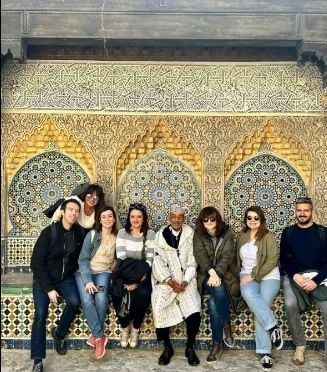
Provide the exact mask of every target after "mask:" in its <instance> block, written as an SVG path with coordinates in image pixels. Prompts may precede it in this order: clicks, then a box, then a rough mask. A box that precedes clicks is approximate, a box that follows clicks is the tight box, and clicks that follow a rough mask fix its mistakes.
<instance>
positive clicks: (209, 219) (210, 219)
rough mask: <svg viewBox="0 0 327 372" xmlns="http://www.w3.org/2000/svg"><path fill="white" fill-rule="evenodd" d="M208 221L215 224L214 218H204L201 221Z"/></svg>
mask: <svg viewBox="0 0 327 372" xmlns="http://www.w3.org/2000/svg"><path fill="white" fill-rule="evenodd" d="M209 221H211V222H215V221H216V217H208V218H204V219H203V222H209Z"/></svg>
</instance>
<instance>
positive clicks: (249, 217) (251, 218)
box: [246, 216, 260, 221]
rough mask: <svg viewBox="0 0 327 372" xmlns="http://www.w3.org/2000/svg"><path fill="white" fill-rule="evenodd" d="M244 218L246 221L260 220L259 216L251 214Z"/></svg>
mask: <svg viewBox="0 0 327 372" xmlns="http://www.w3.org/2000/svg"><path fill="white" fill-rule="evenodd" d="M246 219H247V220H248V221H252V220H254V221H260V218H259V217H258V216H254V217H252V216H246Z"/></svg>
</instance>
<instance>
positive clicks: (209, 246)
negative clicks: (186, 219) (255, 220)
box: [193, 229, 244, 312]
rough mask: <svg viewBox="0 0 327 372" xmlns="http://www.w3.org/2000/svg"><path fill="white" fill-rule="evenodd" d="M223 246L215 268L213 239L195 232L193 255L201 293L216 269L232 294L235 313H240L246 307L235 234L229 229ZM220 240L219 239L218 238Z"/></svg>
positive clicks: (217, 253) (220, 248) (225, 234)
mask: <svg viewBox="0 0 327 372" xmlns="http://www.w3.org/2000/svg"><path fill="white" fill-rule="evenodd" d="M222 239H223V241H222V244H221V246H220V247H219V249H218V252H216V265H215V267H214V266H213V260H214V253H215V247H214V246H213V243H212V240H211V238H210V237H209V236H208V237H207V238H205V239H202V238H200V237H199V235H198V234H197V233H196V232H195V233H194V237H193V253H194V257H195V260H196V262H197V264H198V268H197V282H198V290H199V292H200V293H202V291H203V282H204V279H205V278H206V277H207V276H208V271H209V270H210V269H211V268H214V269H215V271H216V272H217V274H218V275H219V277H220V278H221V279H222V280H223V282H224V283H225V285H226V286H227V289H228V291H229V294H230V299H231V305H232V309H233V311H234V312H237V311H240V310H241V309H242V308H243V307H244V303H243V301H240V300H241V293H240V284H239V271H238V268H237V265H236V249H235V242H234V234H233V233H232V231H230V230H229V229H227V230H226V231H225V233H224V234H223V236H222ZM218 240H219V237H218Z"/></svg>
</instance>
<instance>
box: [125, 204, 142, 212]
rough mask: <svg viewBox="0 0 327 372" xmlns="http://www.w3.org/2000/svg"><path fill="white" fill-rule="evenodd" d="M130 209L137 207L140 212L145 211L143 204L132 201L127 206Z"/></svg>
mask: <svg viewBox="0 0 327 372" xmlns="http://www.w3.org/2000/svg"><path fill="white" fill-rule="evenodd" d="M128 209H129V210H130V211H131V210H132V209H137V210H139V211H142V212H146V207H145V205H144V204H141V203H133V204H130V205H129V208H128Z"/></svg>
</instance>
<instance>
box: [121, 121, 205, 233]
mask: <svg viewBox="0 0 327 372" xmlns="http://www.w3.org/2000/svg"><path fill="white" fill-rule="evenodd" d="M116 172H117V173H116V175H117V186H116V187H117V195H116V196H117V210H118V212H119V217H120V220H121V222H122V224H124V223H125V221H126V217H127V215H126V211H127V207H128V205H129V203H134V202H143V203H145V204H146V206H147V211H148V215H149V221H150V226H151V227H152V228H153V229H159V228H160V227H161V226H162V225H164V224H165V223H166V221H167V215H168V213H169V207H170V205H172V204H179V205H183V206H184V207H186V209H187V210H188V211H187V214H186V219H187V223H189V224H191V225H192V224H194V223H195V219H196V217H197V214H198V213H199V211H200V208H201V180H202V176H201V172H202V162H201V158H200V155H199V153H198V151H197V150H196V149H195V148H194V147H193V145H192V144H191V143H190V142H187V141H186V140H185V139H184V138H183V137H181V136H179V135H177V133H176V132H174V131H169V130H168V129H167V127H166V125H165V123H164V122H163V121H162V120H160V121H159V122H158V124H157V125H156V126H155V127H154V129H153V130H152V131H149V130H147V131H145V133H144V134H142V135H138V136H137V137H136V138H135V139H134V140H132V141H130V142H129V143H128V144H127V146H126V147H125V149H124V151H123V152H122V154H121V156H120V158H119V159H118V161H117V169H116Z"/></svg>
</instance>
